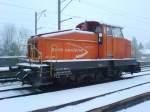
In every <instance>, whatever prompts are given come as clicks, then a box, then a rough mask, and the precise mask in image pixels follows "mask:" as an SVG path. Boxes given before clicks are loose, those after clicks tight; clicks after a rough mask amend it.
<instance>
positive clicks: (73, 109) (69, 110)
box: [55, 84, 150, 112]
mask: <svg viewBox="0 0 150 112" xmlns="http://www.w3.org/2000/svg"><path fill="white" fill-rule="evenodd" d="M149 88H150V84H147V85H143V86H140V87H136V88H132V89H130V90H125V91H122V92H117V93H114V94H110V95H107V96H104V97H101V98H96V99H93V100H91V101H88V102H85V103H81V104H78V105H72V106H67V107H65V108H62V109H59V110H56V111H55V112H86V111H89V110H92V109H95V108H98V107H102V106H105V105H108V104H112V103H114V102H117V101H120V100H123V99H126V98H129V97H132V96H136V95H138V94H141V93H145V92H149ZM149 104H150V103H149ZM132 112H137V111H132ZM140 112H141V111H140Z"/></svg>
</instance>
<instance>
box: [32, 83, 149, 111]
mask: <svg viewBox="0 0 150 112" xmlns="http://www.w3.org/2000/svg"><path fill="white" fill-rule="evenodd" d="M146 84H150V81H148V82H145V83H141V84H137V85H134V86H130V87H127V88H123V89H119V90H116V91H112V92H108V93H105V94H101V95H97V96H94V97H90V98H86V99H82V100H78V101H74V102H70V103H66V104H62V105H58V106H52V107H48V108H44V109H39V110H35V111H33V112H47V111H56V110H59V109H61V108H65V107H67V106H73V105H78V104H81V103H85V102H88V101H90V100H94V99H97V98H100V97H104V96H107V95H111V94H115V93H117V92H121V91H126V90H129V89H133V88H136V87H138V86H142V85H146Z"/></svg>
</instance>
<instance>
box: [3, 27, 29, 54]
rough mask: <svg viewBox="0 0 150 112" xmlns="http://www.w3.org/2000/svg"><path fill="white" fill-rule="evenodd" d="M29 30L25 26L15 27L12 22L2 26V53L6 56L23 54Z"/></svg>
mask: <svg viewBox="0 0 150 112" xmlns="http://www.w3.org/2000/svg"><path fill="white" fill-rule="evenodd" d="M29 32H30V31H29V30H28V29H25V28H23V27H22V28H20V29H19V30H17V28H16V27H15V26H14V25H13V24H7V25H5V26H4V29H3V31H2V32H1V35H2V39H3V40H2V41H3V44H2V50H1V51H2V54H3V55H8V56H14V55H24V54H25V51H24V49H26V48H25V47H23V46H24V45H25V43H26V40H27V39H28V37H29V34H30V33H29Z"/></svg>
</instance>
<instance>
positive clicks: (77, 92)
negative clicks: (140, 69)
mask: <svg viewBox="0 0 150 112" xmlns="http://www.w3.org/2000/svg"><path fill="white" fill-rule="evenodd" d="M146 73H147V74H148V73H150V72H146ZM139 74H141V73H139ZM136 75H138V74H136ZM149 81H150V75H147V76H142V77H136V78H132V79H127V80H121V81H115V82H109V83H103V84H97V85H92V86H87V87H80V88H74V89H68V90H62V91H56V92H49V93H43V94H38V95H32V96H26V97H19V98H12V99H5V100H1V101H0V107H1V108H0V111H3V112H24V111H25V112H26V111H32V110H37V109H42V108H47V107H52V106H58V105H61V104H65V103H69V102H73V101H78V100H81V99H85V98H89V97H93V96H97V95H103V94H105V93H109V92H113V91H116V90H119V89H122V88H127V87H131V86H134V85H137V84H141V83H144V82H149ZM149 88H150V84H146V85H143V86H140V87H136V88H133V89H131V91H123V92H119V93H116V94H112V95H107V96H105V97H101V98H96V99H93V100H91V101H88V102H84V103H81V104H78V105H74V106H68V107H64V108H62V109H60V110H57V111H60V112H62V111H64V112H65V111H68V112H72V111H74V112H84V111H87V110H91V109H94V108H96V107H100V106H103V105H106V104H109V103H112V102H115V101H119V100H122V99H124V98H127V97H129V96H133V95H137V94H139V93H144V92H148V91H149Z"/></svg>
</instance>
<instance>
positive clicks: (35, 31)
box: [34, 12, 37, 35]
mask: <svg viewBox="0 0 150 112" xmlns="http://www.w3.org/2000/svg"><path fill="white" fill-rule="evenodd" d="M34 29H35V35H37V12H35V28H34Z"/></svg>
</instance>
